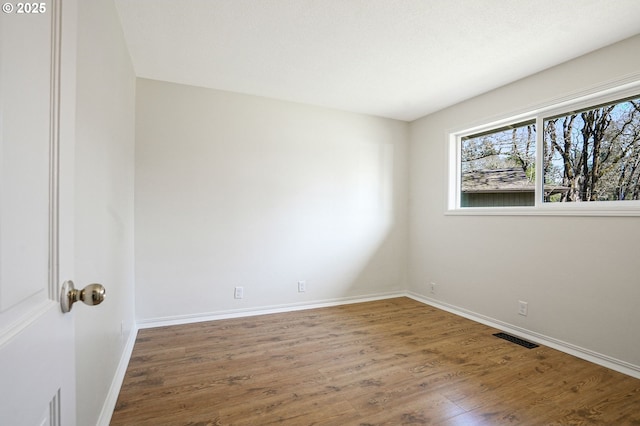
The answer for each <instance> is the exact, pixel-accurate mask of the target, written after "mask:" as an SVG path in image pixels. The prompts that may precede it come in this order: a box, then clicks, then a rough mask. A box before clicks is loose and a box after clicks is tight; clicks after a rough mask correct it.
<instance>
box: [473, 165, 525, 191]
mask: <svg viewBox="0 0 640 426" xmlns="http://www.w3.org/2000/svg"><path fill="white" fill-rule="evenodd" d="M535 189H536V187H535V183H534V182H533V181H531V180H529V179H528V178H527V175H526V174H525V173H524V170H522V169H497V170H474V171H471V172H466V173H463V174H462V192H533V191H535Z"/></svg>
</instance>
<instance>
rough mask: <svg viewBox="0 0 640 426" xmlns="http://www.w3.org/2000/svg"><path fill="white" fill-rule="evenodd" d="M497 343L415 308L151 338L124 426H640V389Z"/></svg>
mask: <svg viewBox="0 0 640 426" xmlns="http://www.w3.org/2000/svg"><path fill="white" fill-rule="evenodd" d="M497 331H498V330H494V329H492V328H490V327H487V326H484V325H482V324H478V323H475V322H473V321H470V320H467V319H465V318H461V317H458V316H456V315H453V314H450V313H447V312H444V311H441V310H438V309H435V308H433V307H430V306H426V305H424V304H422V303H419V302H416V301H414V300H411V299H408V298H396V299H388V300H381V301H375V302H367V303H358V304H351V305H343V306H336V307H329V308H322V309H310V310H306V311H297V312H287V313H282V314H272V315H261V316H255V317H248V318H237V319H229V320H221V321H211V322H202V323H195V324H185V325H179V326H171V327H162V328H154V329H145V330H140V332H139V334H138V339H137V341H136V344H135V347H134V351H133V354H132V357H131V361H130V364H129V367H128V369H127V372H126V375H125V379H124V383H123V386H122V389H121V391H120V395H119V398H118V401H117V404H116V409H115V411H114V413H113V417H112V421H111V424H112V425H114V426H119V425H135V426H146V425H154V426H157V425H167V426H168V425H252V426H255V425H269V424H286V425H296V426H297V425H340V426H343V425H347V426H348V425H420V424H438V425H466V424H469V425H515V424H518V425H540V424H545V425H547V424H549V425H552V424H575V425H581V424H585V425H587V424H589V425H594V424H595V425H627V424H628V425H639V424H640V380H638V379H634V378H632V377H629V376H625V375H623V374H620V373H617V372H615V371H612V370H608V369H606V368H604V367H601V366H597V365H594V364H591V363H589V362H586V361H584V360H580V359H577V358H575V357H572V356H570V355H567V354H564V353H561V352H559V351H556V350H553V349H551V348H547V347H544V346H540V347H538V348H535V349H526V348H523V347H521V346H518V345H515V344H513V343H511V342H507V341H505V340H501V339H498V338H496V337H494V336H492V334H493V333H495V332H497Z"/></svg>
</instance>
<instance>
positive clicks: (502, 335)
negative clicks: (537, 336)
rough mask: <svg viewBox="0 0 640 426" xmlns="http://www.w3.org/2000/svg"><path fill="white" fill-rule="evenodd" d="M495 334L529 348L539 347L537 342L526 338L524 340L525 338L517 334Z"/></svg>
mask: <svg viewBox="0 0 640 426" xmlns="http://www.w3.org/2000/svg"><path fill="white" fill-rule="evenodd" d="M494 336H496V337H499V338H501V339H504V340H508V341H509V342H511V343H515V344H516V345H520V346H522V347H525V348H527V349H533V348H537V347H538V345H536V344H535V343H531V342H528V341H526V340H523V339H521V338H519V337H516V336H512V335H510V334H507V333H496V334H494Z"/></svg>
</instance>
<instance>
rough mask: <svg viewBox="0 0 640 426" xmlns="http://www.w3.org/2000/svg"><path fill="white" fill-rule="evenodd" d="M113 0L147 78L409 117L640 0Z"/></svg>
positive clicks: (518, 73) (537, 58) (614, 32)
mask: <svg viewBox="0 0 640 426" xmlns="http://www.w3.org/2000/svg"><path fill="white" fill-rule="evenodd" d="M115 2H116V5H117V9H118V12H119V14H120V18H121V21H122V26H123V29H124V34H125V38H126V41H127V44H128V48H129V51H130V53H131V57H132V60H133V64H134V68H135V72H136V75H137V76H139V77H144V78H150V79H156V80H165V81H171V82H176V83H183V84H189V85H195V86H202V87H208V88H214V89H220V90H227V91H232V92H239V93H246V94H252V95H258V96H265V97H269V98H275V99H282V100H289V101H295V102H302V103H306V104H312V105H319V106H325V107H331V108H338V109H342V110H347V111H353V112H359V113H365V114H372V115H378V116H383V117H390V118H396V119H400V120H407V121H411V120H414V119H416V118H419V117H421V116H424V115H426V114H428V113H431V112H434V111H436V110H439V109H442V108H444V107H446V106H449V105H452V104H454V103H457V102H459V101H461V100H464V99H468V98H470V97H473V96H475V95H478V94H480V93H483V92H486V91H488V90H491V89H494V88H496V87H499V86H502V85H504V84H507V83H510V82H512V81H515V80H517V79H520V78H522V77H525V76H527V75H530V74H533V73H535V72H538V71H541V70H543V69H545V68H549V67H551V66H553V65H556V64H559V63H561V62H564V61H567V60H569V59H572V58H575V57H577V56H580V55H582V54H585V53H587V52H590V51H592V50H595V49H598V48H600V47H604V46H606V45H609V44H612V43H614V42H616V41H619V40H622V39H625V38H627V37H630V36H632V35H635V34H638V33H640V0H606V1H605V0H115ZM629 54H634V55H637V54H639V52H629Z"/></svg>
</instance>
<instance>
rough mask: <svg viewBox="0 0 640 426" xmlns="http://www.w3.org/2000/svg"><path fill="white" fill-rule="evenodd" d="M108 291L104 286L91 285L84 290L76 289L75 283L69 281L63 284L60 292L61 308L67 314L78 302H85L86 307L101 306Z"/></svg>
mask: <svg viewBox="0 0 640 426" xmlns="http://www.w3.org/2000/svg"><path fill="white" fill-rule="evenodd" d="M105 293H106V290H105V289H104V286H103V285H102V284H89V285H88V286H86V287H85V288H83V289H82V290H78V289H76V288H75V287H74V285H73V281H71V280H68V281H65V282H64V283H63V284H62V290H61V291H60V306H61V308H62V312H64V313H67V312H69V311H70V310H71V307H72V306H73V304H74V303H76V302H77V301H78V300H81V301H83V302H84V304H85V305H89V306H93V305H99V304H100V303H102V301H103V300H104V295H105Z"/></svg>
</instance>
